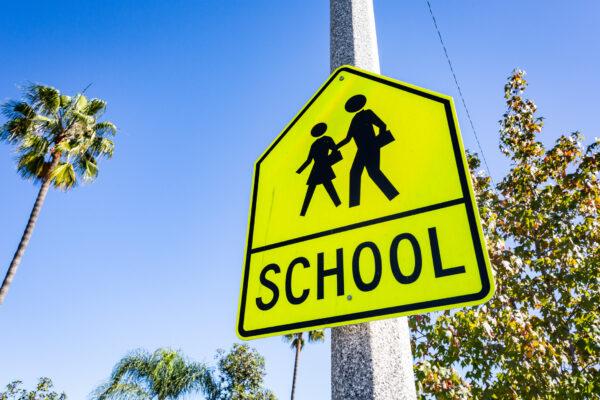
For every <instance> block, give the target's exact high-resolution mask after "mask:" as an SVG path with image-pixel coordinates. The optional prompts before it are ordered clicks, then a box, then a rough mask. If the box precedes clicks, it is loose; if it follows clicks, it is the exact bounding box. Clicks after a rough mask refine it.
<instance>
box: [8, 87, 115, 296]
mask: <svg viewBox="0 0 600 400" xmlns="http://www.w3.org/2000/svg"><path fill="white" fill-rule="evenodd" d="M105 109H106V103H105V102H104V101H103V100H100V99H91V100H88V99H87V98H86V97H85V96H84V95H83V94H78V95H76V96H74V97H69V96H65V95H63V94H61V93H60V92H59V91H58V90H56V89H55V88H53V87H50V86H42V85H31V86H29V87H28V88H27V89H26V91H25V96H24V99H22V100H18V101H17V100H15V101H9V102H7V103H6V104H4V105H3V106H2V112H3V114H4V115H5V116H6V118H7V119H8V120H7V122H6V123H5V124H4V125H3V126H2V128H1V129H0V141H4V142H6V143H9V144H11V145H14V146H15V147H16V151H17V169H18V171H19V173H20V174H21V176H22V177H23V178H25V179H30V180H33V181H34V182H36V183H38V182H39V183H40V184H41V185H40V190H39V192H38V195H37V198H36V200H35V203H34V206H33V209H32V211H31V214H30V215H29V221H28V222H27V226H26V228H25V231H24V232H23V236H22V237H21V241H20V242H19V246H18V247H17V251H16V252H15V255H14V257H13V259H12V262H11V263H10V266H9V268H8V271H7V273H6V277H5V278H4V281H3V282H2V286H1V287H0V304H1V303H2V302H3V301H4V299H5V297H6V294H7V292H8V289H9V287H10V284H11V282H12V280H13V278H14V276H15V274H16V272H17V268H18V267H19V264H20V262H21V259H22V257H23V253H24V252H25V248H26V247H27V244H28V243H29V239H30V238H31V234H32V232H33V228H34V227H35V223H36V221H37V218H38V216H39V213H40V210H41V208H42V205H43V203H44V200H45V198H46V194H47V193H48V189H49V188H50V185H53V186H54V187H56V188H59V189H62V190H68V189H70V188H72V187H74V186H75V185H76V184H77V182H78V180H80V179H83V180H84V181H91V180H93V179H94V178H96V176H97V175H98V163H97V160H98V158H99V157H110V156H112V153H113V148H114V144H113V142H112V140H111V139H110V138H109V137H110V136H112V135H114V134H115V133H116V128H115V126H114V125H113V124H112V123H111V122H108V121H103V122H100V121H98V119H99V118H100V117H101V116H102V114H103V113H104V110H105Z"/></svg>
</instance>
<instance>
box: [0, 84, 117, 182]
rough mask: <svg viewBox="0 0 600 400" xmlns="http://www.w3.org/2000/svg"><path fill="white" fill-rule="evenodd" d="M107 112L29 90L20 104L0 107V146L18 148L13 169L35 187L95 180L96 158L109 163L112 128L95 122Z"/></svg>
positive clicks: (49, 91) (98, 105) (83, 101)
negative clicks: (42, 183)
mask: <svg viewBox="0 0 600 400" xmlns="http://www.w3.org/2000/svg"><path fill="white" fill-rule="evenodd" d="M105 109H106V103H105V102H104V101H103V100H100V99H90V100H88V99H87V98H86V97H85V96H84V95H83V94H77V95H76V96H74V97H70V96H66V95H64V94H61V93H60V92H59V91H58V90H57V89H55V88H53V87H50V86H43V85H30V86H29V87H28V88H27V89H26V90H25V97H24V99H22V100H18V101H16V100H13V101H9V102H7V103H6V104H4V105H3V106H2V112H3V114H4V115H5V116H6V118H7V119H8V121H7V122H6V123H5V124H4V125H3V126H2V128H1V129H0V141H4V142H7V143H9V144H12V145H14V146H16V151H17V169H18V171H19V173H20V174H21V176H23V178H26V179H31V180H33V181H44V180H46V179H50V180H51V182H52V184H53V185H54V186H55V187H57V188H61V189H64V190H66V189H69V188H71V187H73V186H75V185H76V184H77V181H78V180H79V179H83V180H85V181H91V180H93V179H94V178H96V176H97V175H98V160H97V159H98V157H111V156H112V154H113V149H114V144H113V142H112V140H111V137H112V136H113V135H114V134H115V133H116V127H115V125H114V124H112V123H111V122H108V121H102V122H100V121H98V119H99V118H100V117H101V116H102V114H103V112H104V110H105Z"/></svg>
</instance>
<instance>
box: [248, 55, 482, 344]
mask: <svg viewBox="0 0 600 400" xmlns="http://www.w3.org/2000/svg"><path fill="white" fill-rule="evenodd" d="M343 72H345V73H349V74H354V75H358V76H360V77H363V78H366V79H369V80H372V81H375V82H378V83H381V84H384V85H388V86H391V87H394V88H396V89H400V90H403V91H405V92H408V93H412V94H415V95H418V96H421V97H425V98H427V99H429V100H433V101H437V102H439V103H442V104H443V105H444V110H445V112H446V119H447V121H448V128H449V130H450V136H451V140H452V148H453V150H454V158H455V161H456V166H457V168H458V174H459V178H460V185H461V189H462V194H463V199H464V202H465V208H466V212H467V218H468V221H469V228H470V230H471V238H472V239H473V245H474V248H475V255H476V258H477V264H478V268H479V276H480V277H481V290H480V291H479V292H477V293H473V294H468V295H461V296H454V297H448V298H445V299H438V300H429V301H423V302H419V303H411V304H404V305H400V306H393V307H386V308H381V309H378V310H370V311H361V312H357V313H352V314H344V315H336V316H333V317H327V318H318V319H313V320H310V321H302V322H295V323H291V324H284V325H277V326H272V327H267V328H260V329H253V330H245V329H244V314H245V305H246V298H247V290H248V279H249V278H248V277H249V272H250V257H251V253H252V238H253V233H254V217H255V214H256V199H257V196H258V190H257V189H258V177H259V174H260V164H261V162H262V161H263V160H264V159H265V158H266V157H267V156H268V155H269V153H270V152H271V150H273V149H274V148H275V146H277V144H278V143H279V142H280V141H281V139H283V137H284V136H285V135H286V134H287V133H288V132H289V130H290V129H292V127H293V126H294V125H295V124H296V122H298V120H299V119H300V118H302V116H303V115H304V113H305V112H306V110H308V109H309V108H310V107H311V106H312V104H313V103H314V102H315V100H316V99H317V98H318V97H319V96H320V95H321V93H323V91H325V89H327V87H328V86H329V85H330V84H331V82H333V81H334V80H335V79H336V78H337V76H338V75H339V74H341V73H343ZM467 179H468V178H467V176H466V173H465V165H464V163H463V157H462V152H461V150H460V143H459V140H458V132H457V129H456V123H455V121H454V117H453V115H452V106H451V104H450V100H448V99H446V98H443V97H439V96H436V95H434V94H431V93H428V92H424V91H421V90H418V89H416V88H413V87H410V86H406V85H403V84H401V83H399V82H395V81H390V80H387V79H385V78H384V77H381V76H374V75H371V74H370V73H367V72H364V71H361V70H357V69H354V68H352V67H348V66H343V67H340V68H338V69H337V70H336V71H335V73H334V74H332V75H331V76H330V77H329V79H328V80H327V82H326V83H325V84H324V85H323V87H321V89H320V90H319V91H318V92H317V94H315V95H314V96H313V97H312V98H311V100H310V101H309V102H308V103H307V104H306V105H305V106H304V108H302V111H300V113H298V115H297V116H296V118H294V120H293V121H292V122H291V123H290V124H289V125H288V126H287V127H286V129H285V130H284V131H283V132H282V133H281V134H280V135H279V137H278V138H277V139H276V140H275V141H274V142H273V143H272V144H271V146H269V148H268V149H267V151H266V152H265V153H264V154H263V155H262V156H261V157H260V158H259V159H258V161H257V162H256V165H255V170H254V182H253V187H252V207H251V212H250V223H249V229H248V240H247V244H246V255H245V266H244V279H243V283H242V291H241V292H242V298H241V301H240V303H239V320H238V334H239V335H240V337H242V338H245V339H250V338H252V337H257V336H262V335H269V334H276V333H283V332H286V331H290V330H297V329H302V328H307V329H308V328H312V327H316V326H321V325H329V324H337V323H340V322H347V321H354V320H361V319H365V318H373V317H381V316H384V315H390V314H398V313H404V312H410V311H417V310H425V309H430V308H434V307H441V306H448V305H452V304H458V303H466V302H473V301H477V300H481V299H484V298H485V297H486V296H487V295H488V294H489V293H490V290H491V285H490V277H489V276H488V270H487V266H486V258H485V255H484V253H483V238H481V237H480V235H479V229H478V225H477V220H476V217H475V211H474V210H475V208H474V207H475V201H474V199H473V198H472V197H471V193H470V191H469V184H468V181H467Z"/></svg>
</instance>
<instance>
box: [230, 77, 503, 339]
mask: <svg viewBox="0 0 600 400" xmlns="http://www.w3.org/2000/svg"><path fill="white" fill-rule="evenodd" d="M241 286H242V287H241V296H240V304H239V313H238V324H237V331H238V334H239V336H240V337H242V338H254V337H261V336H269V335H279V334H282V333H289V332H298V331H303V330H307V329H314V328H317V327H325V326H336V325H343V324H348V323H357V322H364V321H369V320H374V319H382V318H389V317H394V316H400V315H408V314H416V313H423V312H428V311H433V310H440V309H448V308H454V307H460V306H465V305H474V304H480V303H483V302H485V301H487V299H489V297H491V295H492V293H493V281H492V277H491V272H490V266H489V261H488V259H487V252H486V250H485V244H484V240H483V234H482V230H481V225H480V221H479V216H478V212H477V207H476V204H475V199H474V194H473V189H472V187H471V181H470V177H469V171H468V167H467V165H466V158H465V155H464V150H463V145H462V142H461V138H460V132H459V129H458V124H457V122H456V116H455V111H454V105H453V102H452V99H451V98H450V97H448V96H445V95H442V94H438V93H435V92H432V91H429V90H426V89H422V88H419V87H416V86H413V85H408V84H405V83H402V82H398V81H395V80H392V79H390V78H386V77H382V76H379V75H375V74H372V73H369V72H366V71H362V70H360V69H357V68H354V67H347V66H346V67H342V68H339V69H338V70H336V71H335V72H334V73H333V74H332V75H331V77H330V78H329V79H328V80H327V82H326V83H325V84H324V85H323V87H322V88H321V89H320V90H319V91H318V92H317V93H316V94H315V95H314V96H313V98H312V99H311V100H310V101H309V102H308V103H307V104H306V105H305V106H304V108H303V109H302V110H301V111H300V113H299V114H298V115H297V116H296V117H295V118H294V120H293V121H292V122H291V123H290V124H289V125H288V126H287V127H286V128H285V129H284V131H283V132H282V133H281V134H280V135H279V136H278V137H277V139H276V140H275V141H274V142H273V144H272V145H271V146H270V147H269V148H268V149H267V151H266V152H265V153H264V154H263V155H262V156H261V157H260V158H259V160H258V161H257V162H256V164H255V170H254V182H253V188H252V200H251V206H250V220H249V228H248V241H247V248H246V255H245V263H244V268H243V276H242V285H241Z"/></svg>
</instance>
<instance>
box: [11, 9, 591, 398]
mask: <svg viewBox="0 0 600 400" xmlns="http://www.w3.org/2000/svg"><path fill="white" fill-rule="evenodd" d="M432 5H433V8H434V11H435V12H436V14H437V19H438V24H439V25H440V28H441V29H442V33H443V34H444V37H445V40H446V44H447V47H448V50H449V52H450V55H451V57H452V59H453V62H454V66H455V69H456V72H457V75H458V78H459V80H460V82H461V85H462V88H463V93H464V94H465V96H466V100H467V103H468V105H469V107H470V111H471V115H472V117H473V121H474V123H475V125H476V128H477V130H478V133H479V136H480V141H481V144H482V147H483V151H484V153H485V156H486V158H487V160H488V163H489V164H490V167H491V169H492V174H493V175H494V177H496V178H498V177H500V176H502V174H503V172H504V171H505V170H506V168H507V167H508V164H507V163H506V161H505V160H504V159H503V158H502V156H501V155H500V152H499V150H498V147H497V141H498V133H497V131H498V120H499V119H500V118H501V115H502V112H503V110H504V103H503V98H502V95H503V84H504V80H505V78H506V76H507V75H508V74H509V73H510V71H511V70H512V69H513V68H514V67H522V68H524V69H526V70H527V71H528V77H529V80H530V90H529V96H530V97H532V98H534V99H535V100H536V102H537V104H538V106H539V109H540V115H543V116H545V117H546V118H547V119H546V127H545V132H544V139H543V140H544V141H545V142H546V143H550V142H552V141H553V140H554V139H555V138H556V137H557V135H559V134H561V133H568V132H570V131H574V130H580V131H582V132H583V133H584V134H585V135H586V137H587V138H588V141H589V140H591V139H592V138H593V137H594V136H600V133H598V128H597V125H598V124H597V121H596V119H595V117H596V116H597V114H598V106H599V102H598V100H597V98H596V95H597V93H598V92H600V78H599V76H598V73H597V71H600V56H599V55H600V48H599V47H600V45H599V41H598V38H599V37H600V27H599V24H598V23H597V17H598V15H600V14H599V13H600V3H598V2H596V1H592V0H588V1H577V2H571V3H569V4H568V5H567V3H565V2H562V1H527V2H523V1H504V2H476V1H463V2H445V1H441V0H436V1H432ZM375 13H376V21H377V28H378V35H379V40H378V41H379V46H380V47H379V50H380V57H381V66H382V73H383V74H385V75H389V76H391V77H394V78H396V79H400V80H403V81H406V82H410V83H414V84H417V85H421V86H424V87H426V88H429V89H432V90H436V91H439V92H442V93H447V94H450V95H453V96H455V99H456V100H457V109H458V114H459V119H460V124H461V126H462V131H463V137H464V141H465V144H466V146H467V147H468V148H470V149H472V150H477V148H476V144H475V140H474V136H473V133H472V131H471V129H470V127H469V126H468V122H467V120H466V119H465V111H464V109H463V108H462V106H461V105H460V104H459V101H458V98H457V91H456V88H455V86H454V82H453V81H452V78H451V75H450V72H449V70H448V66H447V64H446V61H445V59H444V56H443V53H442V49H441V47H440V45H439V42H438V39H437V36H436V33H435V31H434V28H433V26H432V23H431V20H430V17H429V14H428V11H427V8H426V5H425V2H424V1H412V2H399V1H391V0H386V1H376V2H375ZM328 35H329V6H328V2H327V1H324V0H321V1H317V0H311V1H307V0H304V1H295V0H294V1H285V2H283V1H281V2H273V1H253V2H246V1H227V2H225V1H216V0H215V1H192V0H190V1H183V0H172V1H168V2H166V1H156V0H147V1H144V2H142V1H133V0H129V1H102V2H92V1H77V2H76V1H62V2H48V1H28V2H2V3H0V49H2V62H1V63H0V101H5V100H8V99H11V98H17V97H19V94H20V90H19V86H22V85H24V84H26V83H27V82H28V81H31V82H40V83H46V84H50V85H53V86H55V87H57V88H60V89H61V90H63V91H65V92H67V93H74V92H77V91H78V90H81V89H83V88H84V87H85V86H87V85H88V84H89V83H92V86H91V88H90V89H89V91H88V93H89V94H90V95H92V96H97V97H100V98H103V99H106V100H107V101H108V104H109V107H108V112H107V114H106V117H107V118H108V119H110V120H112V121H114V122H115V123H116V124H117V125H118V126H119V134H118V136H117V138H116V145H117V146H116V153H115V157H114V158H113V159H112V160H110V161H108V162H103V163H102V164H101V168H100V175H99V177H98V179H97V181H96V182H95V183H93V184H92V185H86V186H82V187H79V188H77V189H75V190H73V191H72V192H69V193H62V192H58V191H52V192H51V193H50V194H49V196H48V198H47V201H46V204H45V206H44V209H43V210H42V215H41V217H40V220H39V223H38V226H37V228H36V231H35V232H34V235H33V239H32V241H31V243H30V246H29V248H28V249H27V252H26V255H25V258H24V260H23V263H22V265H21V269H20V270H19V272H18V274H17V277H16V279H15V282H14V285H13V287H12V290H11V292H10V293H9V296H8V299H7V301H6V302H5V304H4V305H2V306H1V307H0V354H1V356H0V385H2V386H3V385H4V384H5V383H7V382H8V381H9V380H12V379H16V378H20V379H24V380H25V381H26V382H27V383H28V384H30V385H31V384H33V382H34V380H35V379H36V378H37V377H39V376H49V377H51V378H53V379H54V381H55V383H56V385H57V387H58V388H59V389H62V390H65V391H66V392H67V393H68V394H69V396H70V398H72V399H82V398H84V397H85V396H86V395H87V394H88V393H89V392H90V391H91V390H92V389H93V388H94V387H95V386H96V385H97V384H99V383H100V382H101V381H102V380H103V379H104V378H106V377H107V376H108V374H109V373H110V370H111V368H112V366H113V365H114V363H115V362H116V361H117V360H118V359H119V358H120V357H121V356H122V355H124V354H125V353H126V352H127V351H128V350H131V349H135V348H139V347H142V348H146V349H155V348H157V347H160V346H168V347H173V348H178V349H182V350H183V351H184V352H185V353H186V354H187V355H189V356H190V357H192V358H194V359H197V360H200V361H207V362H211V361H212V358H213V355H214V353H215V349H217V348H228V347H230V346H231V344H232V343H233V342H236V341H237V339H236V337H235V334H234V322H235V312H236V304H237V297H238V290H239V280H240V273H241V265H242V257H243V251H244V241H245V232H246V221H247V209H248V198H249V192H250V184H251V171H252V164H253V162H254V160H255V159H256V158H257V157H258V155H259V154H260V153H261V152H262V151H263V150H264V149H265V148H266V146H267V145H268V144H269V143H270V142H271V141H272V140H273V138H274V137H275V136H276V135H277V134H278V132H279V131H280V130H281V129H282V128H283V127H284V126H285V124H286V123H287V122H288V121H289V120H290V118H292V117H293V116H294V115H295V113H296V112H297V111H298V110H299V109H300V108H301V106H302V105H303V103H304V102H305V101H306V100H307V99H308V98H309V97H310V95H311V94H312V93H313V91H315V90H316V89H317V88H318V87H319V86H320V84H321V83H322V82H323V81H324V80H325V79H326V78H327V76H328V74H329V36H328ZM11 151H12V150H11V148H9V147H8V146H5V145H2V146H1V147H0V182H1V183H2V184H1V185H0V198H1V199H2V207H0V221H1V230H0V271H1V273H2V274H4V272H5V269H6V267H7V266H8V263H9V262H10V259H11V257H12V255H13V252H14V250H15V248H16V245H17V243H18V240H19V238H20V235H21V233H22V230H23V228H24V225H25V223H26V219H27V217H28V215H29V212H30V209H31V206H32V204H33V201H34V198H35V195H36V191H37V187H35V186H34V185H32V184H31V183H30V182H26V181H23V180H21V178H20V177H19V176H18V174H16V172H15V165H14V161H13V154H12V153H11ZM251 345H252V346H254V347H256V348H257V349H258V350H259V351H260V352H261V353H262V354H263V355H264V356H265V357H266V361H267V372H268V375H267V384H268V386H269V387H271V388H272V389H273V390H274V391H275V392H276V394H277V395H279V396H280V397H281V398H286V397H287V396H288V395H289V389H290V386H291V373H292V362H293V353H292V352H291V351H290V350H289V349H288V348H287V346H286V345H285V344H284V343H282V342H281V340H280V339H279V338H271V339H262V340H258V341H254V342H252V343H251ZM329 368H330V364H329V342H327V343H325V344H320V345H314V346H309V347H307V348H306V349H305V352H304V353H303V354H302V356H301V365H300V375H299V386H298V392H297V398H298V399H328V398H329V396H330V395H329V375H330V372H329Z"/></svg>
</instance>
